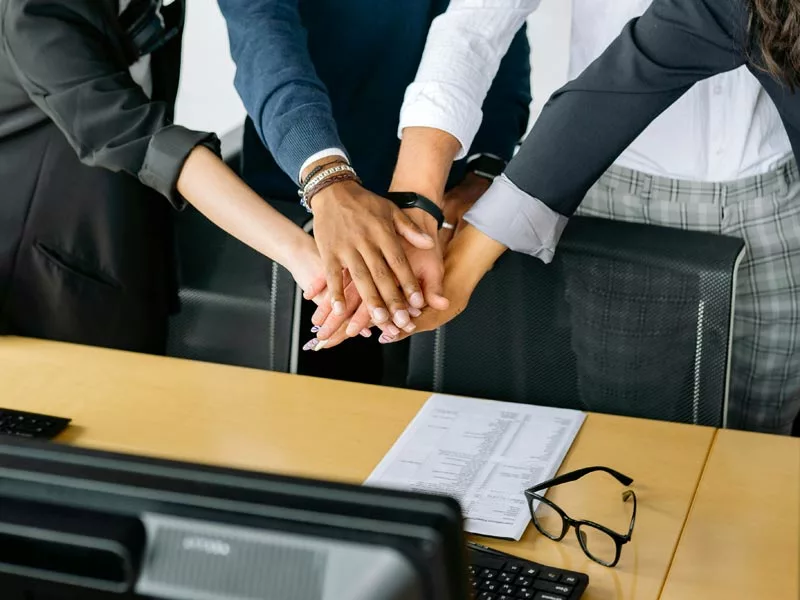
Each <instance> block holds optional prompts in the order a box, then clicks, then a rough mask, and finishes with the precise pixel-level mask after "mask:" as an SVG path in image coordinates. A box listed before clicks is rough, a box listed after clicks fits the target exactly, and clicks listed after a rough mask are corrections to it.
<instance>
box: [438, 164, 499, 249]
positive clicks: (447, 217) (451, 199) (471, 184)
mask: <svg viewBox="0 0 800 600" xmlns="http://www.w3.org/2000/svg"><path fill="white" fill-rule="evenodd" d="M490 185H491V182H490V181H489V180H488V179H486V178H485V177H479V176H478V175H475V173H467V175H466V177H464V179H463V181H462V182H461V183H459V184H458V185H457V186H455V187H454V188H452V189H451V190H450V191H449V192H447V193H446V194H445V195H444V206H443V207H442V210H443V212H444V221H445V223H449V224H450V225H452V226H453V229H448V228H446V227H442V229H441V230H440V231H439V243H440V244H441V245H442V247H443V248H446V247H447V244H449V243H450V240H452V239H453V236H454V235H457V234H458V233H459V232H460V231H461V230H462V229H463V228H464V224H465V221H464V220H463V217H464V213H466V212H467V211H468V210H469V209H470V208H472V205H473V204H475V202H476V201H477V200H478V198H480V197H481V196H483V194H484V193H485V192H486V190H488V189H489V186H490Z"/></svg>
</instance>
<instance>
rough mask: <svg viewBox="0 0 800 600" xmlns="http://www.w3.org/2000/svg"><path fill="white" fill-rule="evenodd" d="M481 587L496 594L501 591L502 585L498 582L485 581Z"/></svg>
mask: <svg viewBox="0 0 800 600" xmlns="http://www.w3.org/2000/svg"><path fill="white" fill-rule="evenodd" d="M479 587H480V589H482V590H485V591H487V592H496V591H497V590H499V589H500V584H499V583H497V582H496V581H484V582H483V583H481V585H480V586H479Z"/></svg>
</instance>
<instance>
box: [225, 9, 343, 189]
mask: <svg viewBox="0 0 800 600" xmlns="http://www.w3.org/2000/svg"><path fill="white" fill-rule="evenodd" d="M219 6H220V8H221V9H222V14H223V15H224V17H225V20H226V21H227V24H228V37H229V39H230V46H231V55H232V56H233V60H234V62H235V63H236V78H235V84H236V89H237V91H238V92H239V96H241V98H242V101H243V102H244V105H245V108H246V109H247V113H248V114H249V115H250V118H251V119H252V120H253V122H254V123H255V127H256V130H257V131H258V134H259V136H260V137H261V140H262V141H263V142H264V144H265V145H266V147H267V148H268V149H269V151H270V152H271V153H272V155H273V156H274V157H275V160H276V161H277V163H278V165H280V167H281V169H283V171H285V172H286V174H287V175H289V176H290V177H291V178H292V179H293V180H294V181H297V178H298V176H299V173H300V167H301V166H302V164H303V163H304V162H305V161H306V159H307V158H308V157H309V156H311V155H312V154H314V153H315V152H319V151H320V150H324V149H326V148H331V147H336V148H341V149H343V150H344V149H345V148H344V146H343V144H342V142H341V140H340V139H339V134H338V132H337V130H336V122H335V121H334V119H333V112H332V109H331V102H330V99H329V98H328V91H327V89H326V88H325V85H324V84H323V83H322V82H321V81H320V79H319V77H317V74H316V71H315V70H314V65H313V63H312V62H311V57H310V55H309V52H308V44H307V33H306V31H305V28H304V27H303V25H302V23H301V21H300V12H299V0H219Z"/></svg>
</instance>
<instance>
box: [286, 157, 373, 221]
mask: <svg viewBox="0 0 800 600" xmlns="http://www.w3.org/2000/svg"><path fill="white" fill-rule="evenodd" d="M341 173H347V174H349V175H352V177H351V178H350V179H352V180H358V181H359V183H360V182H361V180H360V179H358V175H357V174H356V171H355V169H353V167H351V166H350V165H348V164H339V165H337V166H335V167H328V168H327V169H324V170H323V171H321V172H320V173H318V174H317V175H315V176H314V177H313V178H312V179H311V180H309V181H308V182H307V183H306V185H305V186H303V189H302V190H298V192H297V193H298V195H299V196H300V203H301V204H302V205H303V207H304V208H305V209H306V210H307V211H309V212H311V208H310V206H309V203H308V201H309V197H310V196H309V192H311V191H312V190H315V188H316V187H317V186H318V185H319V184H320V183H322V182H323V181H325V180H326V179H328V178H329V177H333V176H336V175H339V174H341ZM326 187H327V186H326ZM314 193H316V191H315V192H314Z"/></svg>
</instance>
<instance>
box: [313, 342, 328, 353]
mask: <svg viewBox="0 0 800 600" xmlns="http://www.w3.org/2000/svg"><path fill="white" fill-rule="evenodd" d="M327 345H328V340H320V342H319V344H317V345H316V346H314V352H319V351H320V350H322V349H323V348H324V347H325V346H327Z"/></svg>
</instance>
